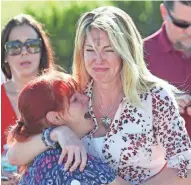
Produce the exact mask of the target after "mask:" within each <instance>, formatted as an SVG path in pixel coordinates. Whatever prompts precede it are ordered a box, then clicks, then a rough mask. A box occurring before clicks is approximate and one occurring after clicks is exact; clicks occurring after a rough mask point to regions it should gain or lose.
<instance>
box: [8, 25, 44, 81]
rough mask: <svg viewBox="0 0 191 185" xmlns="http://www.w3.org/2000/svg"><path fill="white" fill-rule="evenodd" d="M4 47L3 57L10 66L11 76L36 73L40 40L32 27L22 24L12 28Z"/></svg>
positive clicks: (20, 76)
mask: <svg viewBox="0 0 191 185" xmlns="http://www.w3.org/2000/svg"><path fill="white" fill-rule="evenodd" d="M23 44H24V46H23ZM5 49H6V58H5V59H6V62H8V64H9V66H10V69H11V73H12V76H13V78H16V77H19V78H27V77H30V76H36V75H37V73H38V71H39V64H40V58H41V40H40V39H39V38H38V35H37V33H36V31H35V30H34V29H33V28H32V27H30V26H28V25H22V26H18V27H15V28H13V29H12V31H11V32H10V35H9V38H8V42H7V43H6V44H5ZM20 50H21V51H20Z"/></svg>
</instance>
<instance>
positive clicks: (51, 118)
mask: <svg viewBox="0 0 191 185" xmlns="http://www.w3.org/2000/svg"><path fill="white" fill-rule="evenodd" d="M46 119H47V120H48V122H50V123H51V124H53V125H61V122H62V124H63V121H62V119H61V118H60V116H59V113H58V112H55V111H50V112H48V113H47V114H46Z"/></svg>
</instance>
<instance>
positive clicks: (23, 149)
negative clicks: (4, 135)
mask: <svg viewBox="0 0 191 185" xmlns="http://www.w3.org/2000/svg"><path fill="white" fill-rule="evenodd" d="M9 147H10V148H9V151H8V154H7V156H8V160H9V162H10V164H12V165H18V166H20V165H26V164H28V163H30V162H31V161H32V160H33V159H34V158H35V157H36V156H37V155H39V154H40V153H42V152H44V151H45V150H47V149H48V147H47V146H45V144H44V143H43V141H42V139H41V134H38V135H35V136H31V137H30V138H28V140H27V141H25V142H14V143H13V144H11V145H10V146H9Z"/></svg>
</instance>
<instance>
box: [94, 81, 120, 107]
mask: <svg viewBox="0 0 191 185" xmlns="http://www.w3.org/2000/svg"><path fill="white" fill-rule="evenodd" d="M121 93H123V86H122V81H121V79H119V80H116V81H114V82H110V83H108V84H99V83H97V82H94V85H93V98H94V100H95V101H98V102H99V103H100V104H104V102H110V103H112V102H114V101H115V100H116V97H117V96H119V95H121Z"/></svg>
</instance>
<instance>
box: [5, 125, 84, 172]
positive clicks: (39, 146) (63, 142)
mask: <svg viewBox="0 0 191 185" xmlns="http://www.w3.org/2000/svg"><path fill="white" fill-rule="evenodd" d="M50 138H51V139H52V140H53V141H56V142H58V143H59V144H60V147H61V148H62V153H61V155H60V158H59V161H58V163H59V164H60V163H62V161H63V159H64V158H65V156H66V155H67V154H68V158H67V162H66V164H65V170H67V169H68V168H69V166H70V164H71V163H72V162H73V159H75V162H74V163H73V165H72V167H71V168H70V170H71V171H74V170H75V169H76V168H77V167H78V166H79V165H80V170H83V169H84V168H85V166H86V161H87V153H86V150H85V148H84V146H83V144H82V142H81V140H80V139H79V136H77V135H76V134H75V133H74V132H73V131H72V130H71V129H70V128H68V127H66V126H58V127H56V128H54V129H53V130H52V131H51V133H50ZM47 149H49V147H47V146H45V144H44V142H43V141H42V136H41V134H37V135H35V136H32V137H30V138H29V139H28V140H27V141H25V142H14V143H13V144H12V145H11V146H10V149H9V151H8V159H9V162H10V163H11V164H13V165H18V166H20V165H26V164H28V163H30V162H31V161H32V160H33V159H34V158H35V157H36V156H38V155H39V154H40V153H42V152H44V151H46V150H47ZM80 159H81V160H80Z"/></svg>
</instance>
